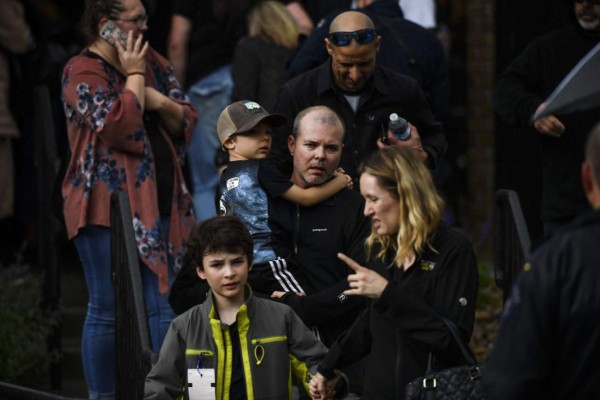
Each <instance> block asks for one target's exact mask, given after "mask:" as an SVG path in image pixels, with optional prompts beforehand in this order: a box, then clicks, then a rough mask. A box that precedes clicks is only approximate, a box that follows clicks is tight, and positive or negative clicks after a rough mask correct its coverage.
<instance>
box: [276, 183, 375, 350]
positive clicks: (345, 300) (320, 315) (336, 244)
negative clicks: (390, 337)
mask: <svg viewBox="0 0 600 400" xmlns="http://www.w3.org/2000/svg"><path fill="white" fill-rule="evenodd" d="M295 207H296V210H297V214H296V215H297V221H296V224H297V226H296V227H295V228H294V231H296V232H298V235H297V236H296V238H295V244H296V253H297V254H296V255H297V260H298V263H299V264H300V265H301V268H302V274H303V278H304V280H305V282H307V284H308V289H307V295H306V296H297V295H295V294H287V295H285V296H284V297H283V299H282V301H283V302H284V303H286V304H288V305H290V306H291V307H292V308H293V309H294V311H296V313H297V314H298V315H299V316H300V318H301V319H302V321H304V323H305V324H306V325H308V326H309V327H318V330H319V334H320V337H321V340H322V341H323V343H325V345H327V346H329V345H330V344H331V343H333V341H334V340H335V339H336V338H337V337H338V336H339V334H340V333H342V332H343V331H345V330H346V329H348V328H349V327H350V325H352V323H353V322H354V321H355V320H356V317H357V316H358V314H359V313H360V310H362V307H363V306H364V305H365V304H366V301H365V300H364V299H362V298H360V297H346V296H344V295H343V294H342V292H343V291H344V290H347V289H349V285H348V281H347V279H346V278H347V276H348V275H349V274H350V273H352V270H351V269H350V268H349V267H348V266H347V265H346V264H345V263H344V262H342V261H341V260H339V259H338V258H337V253H339V252H341V253H344V254H346V255H347V256H348V257H350V258H352V259H354V260H356V261H357V262H359V263H364V262H365V259H366V256H365V250H364V241H365V239H366V237H367V236H368V235H369V232H370V225H369V220H368V219H367V218H365V216H364V215H363V208H364V201H363V199H362V197H361V196H360V195H359V194H358V193H356V192H355V191H353V190H350V189H344V190H342V191H341V192H339V193H338V194H336V195H335V196H333V197H331V198H330V199H328V200H326V201H324V202H323V203H321V204H318V205H316V206H312V207H300V206H295Z"/></svg>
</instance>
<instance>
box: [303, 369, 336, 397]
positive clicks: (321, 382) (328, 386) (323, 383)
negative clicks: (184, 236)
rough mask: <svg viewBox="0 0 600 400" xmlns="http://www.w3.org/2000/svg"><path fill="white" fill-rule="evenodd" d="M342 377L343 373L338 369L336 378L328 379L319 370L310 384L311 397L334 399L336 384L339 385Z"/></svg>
mask: <svg viewBox="0 0 600 400" xmlns="http://www.w3.org/2000/svg"><path fill="white" fill-rule="evenodd" d="M341 377H342V374H341V372H340V371H338V370H336V371H335V378H333V379H331V380H328V379H326V378H325V377H324V376H323V375H321V374H320V373H318V372H317V374H316V375H315V376H313V377H312V379H311V380H310V383H309V384H308V386H309V388H310V395H311V397H312V398H313V399H332V398H333V396H334V395H335V390H334V389H335V385H337V383H338V381H339V380H340V378H341Z"/></svg>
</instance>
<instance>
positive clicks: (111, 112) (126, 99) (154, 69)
mask: <svg viewBox="0 0 600 400" xmlns="http://www.w3.org/2000/svg"><path fill="white" fill-rule="evenodd" d="M125 79H126V78H125V77H124V76H123V75H122V74H121V73H119V72H117V71H116V70H115V69H114V68H113V67H112V66H110V65H109V64H108V63H106V62H105V61H104V60H103V59H101V58H99V57H92V56H91V55H90V53H89V51H84V52H83V53H81V54H79V55H77V56H75V57H73V58H72V59H71V60H69V62H68V63H67V64H66V66H65V68H64V70H63V77H62V101H63V106H64V109H65V114H66V119H67V131H68V137H69V144H70V148H71V153H72V157H71V160H70V162H69V167H68V169H67V173H66V175H65V178H64V181H63V184H62V195H63V204H64V214H65V222H66V226H67V233H68V236H69V239H71V238H73V237H75V236H76V235H77V233H78V231H79V229H81V228H83V227H85V226H87V225H99V226H104V227H109V226H110V196H111V193H112V192H114V191H123V192H125V193H127V195H128V197H129V202H130V204H131V215H132V217H133V221H132V223H133V228H134V232H135V239H136V242H137V248H138V253H139V255H140V258H141V260H142V261H143V262H144V264H146V265H147V266H148V267H149V268H150V269H151V270H152V271H154V273H156V274H157V275H158V279H159V287H160V292H161V293H166V292H167V290H168V286H169V283H168V269H167V268H168V265H171V266H173V268H174V269H175V271H179V269H180V268H181V263H182V260H183V254H184V252H185V247H186V242H187V239H188V237H189V233H190V231H191V229H192V228H193V225H194V216H193V211H192V200H191V195H190V193H189V192H188V190H187V188H186V185H185V182H184V179H183V173H182V169H181V167H182V165H183V161H184V157H185V151H186V147H187V144H189V140H190V137H191V134H192V129H193V127H194V124H195V123H196V119H197V115H196V111H195V109H194V108H193V106H192V105H191V104H190V103H189V102H188V99H187V97H186V95H185V92H184V91H183V90H182V89H181V87H180V86H179V84H178V83H177V80H176V79H175V76H174V75H173V68H172V67H171V66H170V64H169V63H168V61H167V60H166V59H165V58H164V57H162V56H161V55H160V54H158V53H157V52H156V51H154V50H152V49H148V53H147V55H146V86H152V87H154V88H155V89H156V90H158V91H160V92H161V93H163V94H165V95H167V96H169V97H170V98H171V99H173V100H175V101H176V102H177V103H179V104H181V105H182V106H183V108H184V129H183V131H182V132H167V131H165V129H164V127H163V126H161V125H159V130H160V132H161V134H162V136H163V138H165V141H166V143H167V144H168V146H169V149H170V152H171V154H172V156H173V160H176V162H174V163H173V164H174V171H175V172H174V174H175V176H174V178H173V181H174V185H173V201H172V206H171V224H170V226H171V228H170V232H169V243H164V241H163V240H162V239H161V235H160V231H159V230H160V213H159V209H158V196H157V182H156V171H155V163H154V155H153V152H152V148H151V145H150V140H149V138H148V135H147V133H146V129H145V128H144V118H143V114H142V111H141V107H140V103H139V101H138V98H137V97H136V95H135V94H134V93H133V92H132V91H130V90H129V89H125Z"/></svg>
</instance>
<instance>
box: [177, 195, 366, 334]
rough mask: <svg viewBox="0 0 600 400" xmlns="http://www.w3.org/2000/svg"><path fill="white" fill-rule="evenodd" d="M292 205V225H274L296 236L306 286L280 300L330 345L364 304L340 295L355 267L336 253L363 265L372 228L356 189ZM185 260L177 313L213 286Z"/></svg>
mask: <svg viewBox="0 0 600 400" xmlns="http://www.w3.org/2000/svg"><path fill="white" fill-rule="evenodd" d="M289 206H290V207H291V208H292V209H293V210H292V211H293V212H292V213H293V214H294V215H295V218H293V219H292V220H290V224H291V225H288V226H285V227H283V226H282V227H276V229H284V230H286V231H287V232H290V236H291V237H293V239H292V240H293V242H294V247H295V249H296V250H295V252H296V256H297V261H298V262H299V264H300V266H301V268H302V274H303V277H304V279H305V281H306V282H307V284H308V286H307V287H304V289H305V291H306V293H307V295H306V296H303V297H299V296H297V295H295V294H287V295H285V296H284V298H283V299H282V302H284V303H286V304H288V305H290V306H291V307H292V308H293V309H294V311H296V313H297V314H298V315H299V316H300V318H301V319H302V320H303V322H304V323H305V324H306V325H308V326H309V327H315V326H318V329H319V334H320V337H321V340H322V341H323V343H325V344H326V345H329V344H331V343H332V342H333V341H334V340H335V339H336V338H337V336H338V335H339V334H340V333H341V332H343V331H344V330H346V329H347V328H348V327H350V325H351V324H352V323H353V322H354V320H355V319H356V317H357V316H358V314H359V313H360V310H361V309H362V307H363V306H364V305H365V303H366V302H365V300H364V299H363V298H360V297H352V298H345V297H343V296H340V295H341V294H342V292H343V291H344V290H346V289H348V288H349V286H348V281H347V280H346V277H347V276H348V274H349V273H351V272H352V271H351V270H350V268H348V267H347V266H346V264H344V263H343V262H342V261H340V260H339V259H338V258H337V253H338V252H342V253H345V254H346V255H348V256H349V257H351V258H353V259H355V260H356V261H357V262H359V263H362V264H364V260H365V252H364V240H365V238H366V237H367V236H368V235H369V229H370V225H369V222H368V220H367V218H365V216H364V215H363V207H364V202H363V200H362V197H361V196H360V195H359V194H358V193H356V192H355V191H352V190H350V189H344V190H342V191H341V192H339V193H337V194H336V195H334V196H333V197H331V198H330V199H328V200H326V201H324V202H323V203H321V204H318V205H316V206H312V207H299V206H297V205H294V204H293V203H289ZM277 221H278V222H280V223H281V222H285V221H286V219H283V218H279V219H277ZM183 264H184V265H183V268H182V270H181V272H180V273H179V275H178V276H177V278H176V279H175V282H174V283H173V286H172V287H171V291H170V294H169V303H170V304H171V307H172V308H173V310H174V311H175V312H176V313H178V314H181V313H183V312H185V311H186V310H187V309H189V308H191V307H193V306H195V305H197V304H200V303H202V302H203V301H204V300H205V299H206V293H207V292H208V290H209V287H208V284H207V283H206V281H204V280H202V279H200V278H199V277H198V275H197V274H196V271H195V264H194V262H193V260H192V259H191V257H189V255H187V254H186V256H185V257H184V262H183Z"/></svg>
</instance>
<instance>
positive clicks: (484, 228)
mask: <svg viewBox="0 0 600 400" xmlns="http://www.w3.org/2000/svg"><path fill="white" fill-rule="evenodd" d="M465 4H466V9H465V12H466V20H467V32H466V48H467V56H466V58H467V59H466V74H467V105H466V110H467V129H468V136H467V137H468V144H467V157H468V188H467V196H468V202H467V203H468V205H467V207H468V209H467V217H468V224H469V229H470V234H471V237H472V239H473V241H474V244H475V245H476V246H477V253H478V257H479V258H480V259H482V260H490V261H491V259H492V241H491V220H492V211H493V202H494V113H493V111H492V105H491V104H492V103H491V101H492V91H493V86H494V73H495V71H494V60H495V25H494V9H495V4H494V1H492V0H466V3H465Z"/></svg>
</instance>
